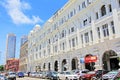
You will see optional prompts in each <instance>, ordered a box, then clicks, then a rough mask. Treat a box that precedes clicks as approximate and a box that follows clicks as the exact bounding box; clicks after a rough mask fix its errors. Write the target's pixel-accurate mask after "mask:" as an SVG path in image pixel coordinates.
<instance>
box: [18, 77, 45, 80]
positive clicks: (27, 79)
mask: <svg viewBox="0 0 120 80" xmlns="http://www.w3.org/2000/svg"><path fill="white" fill-rule="evenodd" d="M17 80H47V79H40V78H30V77H24V78H17Z"/></svg>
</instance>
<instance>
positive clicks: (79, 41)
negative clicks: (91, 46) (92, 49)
mask: <svg viewBox="0 0 120 80" xmlns="http://www.w3.org/2000/svg"><path fill="white" fill-rule="evenodd" d="M77 39H78V40H77V41H78V44H77V45H78V48H81V47H82V43H81V39H80V34H79V28H77Z"/></svg>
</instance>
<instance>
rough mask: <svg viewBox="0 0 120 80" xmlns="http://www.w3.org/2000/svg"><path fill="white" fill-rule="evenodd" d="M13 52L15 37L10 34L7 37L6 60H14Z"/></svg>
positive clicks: (14, 49)
mask: <svg viewBox="0 0 120 80" xmlns="http://www.w3.org/2000/svg"><path fill="white" fill-rule="evenodd" d="M15 51H16V35H15V34H13V33H10V34H8V35H7V42H6V60H8V59H10V58H15Z"/></svg>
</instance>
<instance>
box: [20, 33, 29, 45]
mask: <svg viewBox="0 0 120 80" xmlns="http://www.w3.org/2000/svg"><path fill="white" fill-rule="evenodd" d="M27 40H28V36H26V35H24V36H22V37H21V46H22V45H23V44H24V43H25V42H26V41H27Z"/></svg>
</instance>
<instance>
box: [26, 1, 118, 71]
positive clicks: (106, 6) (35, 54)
mask: <svg viewBox="0 0 120 80" xmlns="http://www.w3.org/2000/svg"><path fill="white" fill-rule="evenodd" d="M91 56H96V57H97V61H95V62H85V59H86V58H87V57H91ZM119 56H120V0H69V1H68V2H67V3H66V4H65V5H64V6H63V7H62V8H61V9H60V10H58V11H57V12H56V13H55V14H54V15H53V16H52V17H51V18H50V19H49V20H48V21H47V22H46V23H45V24H44V25H43V27H42V28H41V27H40V26H39V25H36V26H35V27H34V29H33V30H32V31H31V32H30V33H29V36H28V66H29V67H28V71H40V70H42V71H43V70H55V71H66V70H74V69H84V68H86V69H89V70H94V69H98V68H99V69H100V68H103V69H106V70H113V69H119Z"/></svg>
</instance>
